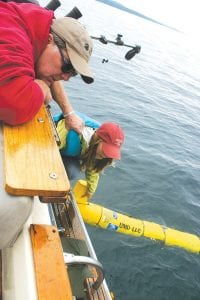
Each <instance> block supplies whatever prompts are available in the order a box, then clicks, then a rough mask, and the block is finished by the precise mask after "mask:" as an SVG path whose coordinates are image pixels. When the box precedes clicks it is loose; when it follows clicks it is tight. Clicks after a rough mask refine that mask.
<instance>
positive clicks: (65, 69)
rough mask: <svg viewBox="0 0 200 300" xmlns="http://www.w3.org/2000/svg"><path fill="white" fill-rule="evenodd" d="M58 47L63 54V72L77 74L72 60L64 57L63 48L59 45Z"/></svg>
mask: <svg viewBox="0 0 200 300" xmlns="http://www.w3.org/2000/svg"><path fill="white" fill-rule="evenodd" d="M58 49H59V51H60V55H61V58H62V62H63V64H62V67H61V70H62V72H63V73H70V74H71V76H76V75H77V72H76V70H75V69H74V67H73V66H72V63H71V61H70V60H69V59H67V58H65V57H64V54H63V53H62V50H61V49H60V48H59V47H58Z"/></svg>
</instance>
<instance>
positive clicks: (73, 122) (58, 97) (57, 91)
mask: <svg viewBox="0 0 200 300" xmlns="http://www.w3.org/2000/svg"><path fill="white" fill-rule="evenodd" d="M50 89H51V94H52V97H53V99H54V100H55V101H56V102H57V104H58V105H59V106H60V108H61V110H62V112H63V115H64V116H65V126H66V128H72V129H74V130H75V131H77V132H78V133H81V132H82V130H83V127H84V124H83V121H82V119H81V118H80V117H79V116H77V115H76V114H75V113H74V110H73V107H72V105H71V103H70V101H69V99H68V96H67V94H66V92H65V90H64V87H63V84H62V83H61V81H55V82H54V83H53V84H52V85H51V87H50Z"/></svg>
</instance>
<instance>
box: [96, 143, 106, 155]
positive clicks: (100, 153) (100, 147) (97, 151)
mask: <svg viewBox="0 0 200 300" xmlns="http://www.w3.org/2000/svg"><path fill="white" fill-rule="evenodd" d="M95 158H96V159H103V158H106V156H105V154H104V153H103V149H102V142H100V143H99V144H98V146H97V150H96V156H95Z"/></svg>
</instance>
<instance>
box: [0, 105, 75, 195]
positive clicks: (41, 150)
mask: <svg viewBox="0 0 200 300" xmlns="http://www.w3.org/2000/svg"><path fill="white" fill-rule="evenodd" d="M3 131H4V161H5V189H6V191H7V192H8V193H10V194H14V195H25V196H34V195H38V196H50V197H53V196H60V197H62V196H65V195H66V194H67V193H68V191H69V189H70V184H69V180H68V177H67V174H66V171H65V168H64V165H63V163H62V159H61V156H60V153H59V150H58V146H57V144H56V141H55V138H54V134H53V130H52V125H51V122H50V120H49V116H48V113H47V111H46V108H45V106H42V107H41V109H40V111H39V112H38V114H37V115H36V117H35V118H34V119H33V120H31V121H30V122H28V123H26V124H22V125H19V126H9V125H6V124H4V126H3Z"/></svg>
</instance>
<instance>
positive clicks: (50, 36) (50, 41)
mask: <svg viewBox="0 0 200 300" xmlns="http://www.w3.org/2000/svg"><path fill="white" fill-rule="evenodd" d="M53 43H54V39H53V35H52V34H51V33H49V37H48V44H53Z"/></svg>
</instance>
